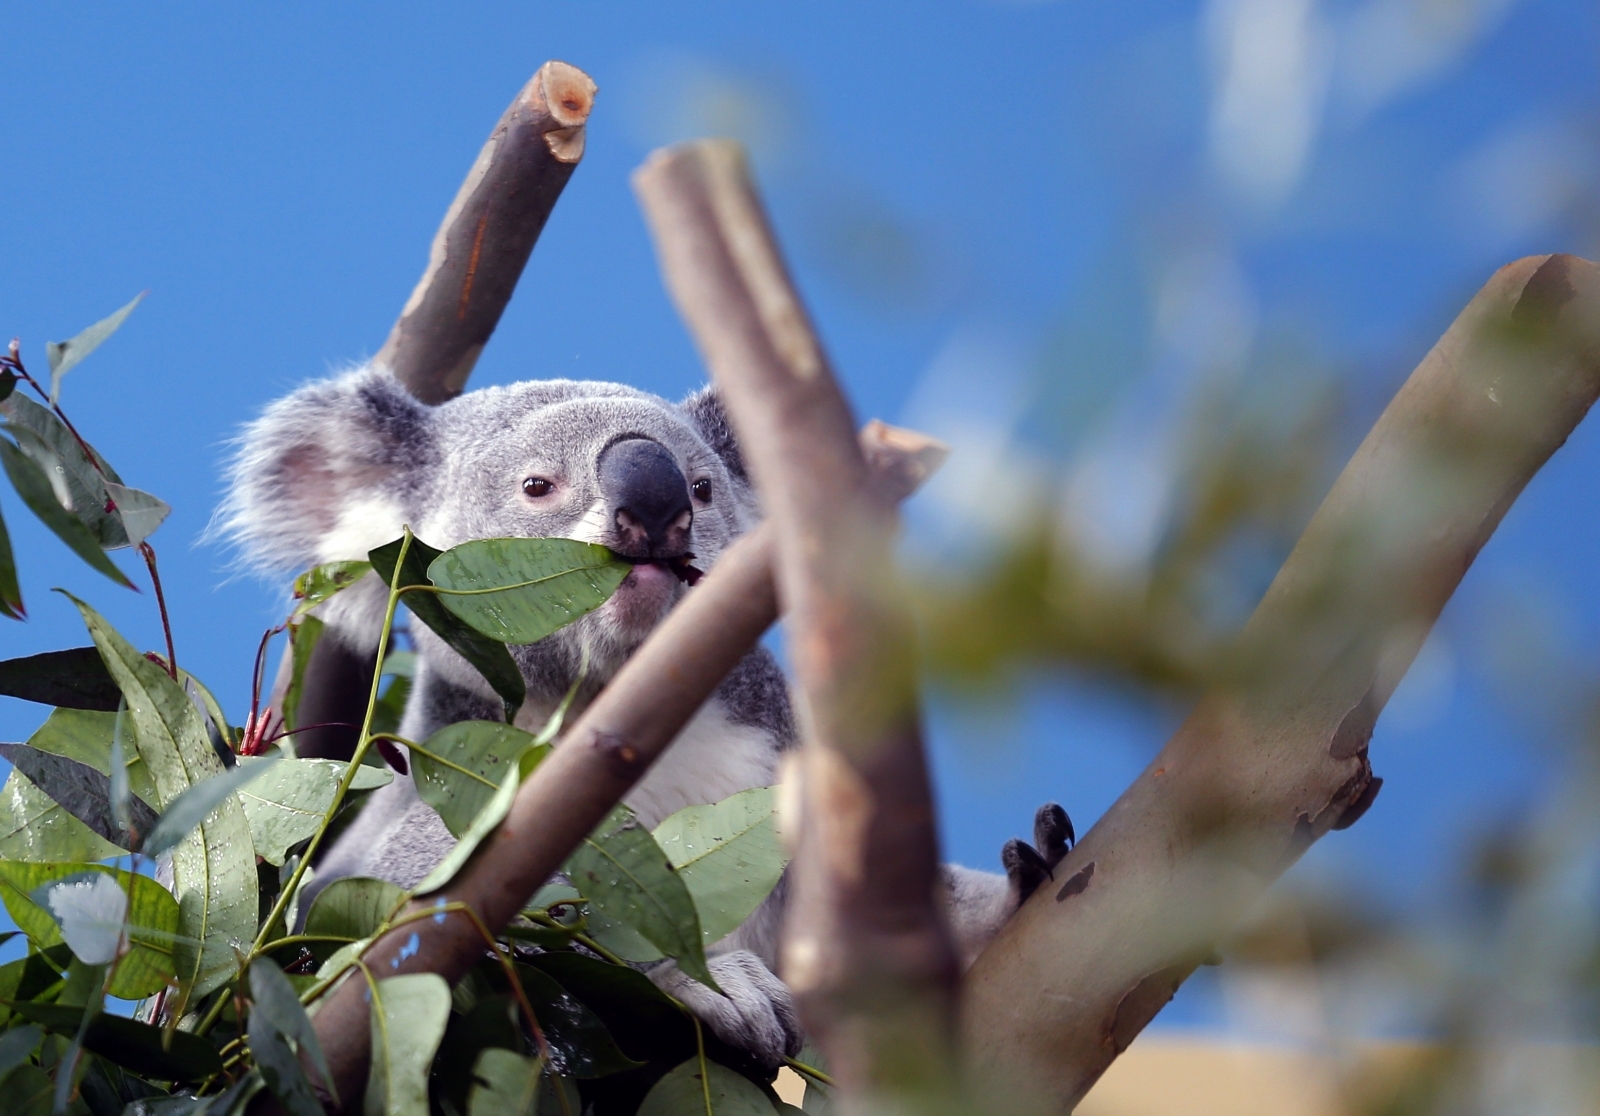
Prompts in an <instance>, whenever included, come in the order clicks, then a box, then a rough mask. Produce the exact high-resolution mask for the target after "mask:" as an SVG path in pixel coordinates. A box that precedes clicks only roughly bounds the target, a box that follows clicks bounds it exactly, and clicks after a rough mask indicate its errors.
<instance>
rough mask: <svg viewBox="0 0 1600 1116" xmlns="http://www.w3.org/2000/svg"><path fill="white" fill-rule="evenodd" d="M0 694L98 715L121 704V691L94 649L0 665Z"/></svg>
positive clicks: (10, 661)
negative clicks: (83, 710) (88, 711)
mask: <svg viewBox="0 0 1600 1116" xmlns="http://www.w3.org/2000/svg"><path fill="white" fill-rule="evenodd" d="M0 694H4V695H6V696H7V697H14V698H21V699H23V700H24V701H37V702H39V703H40V704H43V705H55V706H61V707H65V708H67V709H92V710H95V711H97V712H100V713H115V712H116V711H117V706H118V705H119V704H121V702H122V691H121V690H119V689H117V684H116V683H115V682H113V681H112V680H111V675H110V674H109V673H108V672H107V671H106V664H105V663H103V662H101V661H100V652H98V651H96V650H95V649H94V648H93V647H73V648H69V649H68V650H66V651H45V652H42V653H41V654H38V655H29V656H27V657H26V658H21V659H7V660H6V661H5V662H0Z"/></svg>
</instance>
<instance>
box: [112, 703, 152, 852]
mask: <svg viewBox="0 0 1600 1116" xmlns="http://www.w3.org/2000/svg"><path fill="white" fill-rule="evenodd" d="M122 724H123V720H122V713H121V712H120V711H119V712H118V714H117V721H116V725H115V727H114V728H113V730H112V733H111V773H110V775H109V776H107V778H106V783H107V784H108V785H109V790H110V797H111V825H112V828H113V829H115V830H116V831H117V832H118V833H126V834H130V836H129V838H128V840H129V842H130V843H131V842H132V841H136V840H138V837H139V834H142V833H149V832H150V830H151V829H153V828H154V825H155V819H156V814H155V811H153V810H150V807H148V806H146V805H145V804H144V803H142V802H141V803H140V804H139V805H140V806H141V807H143V809H145V810H150V816H149V817H148V818H144V817H140V818H139V819H138V821H137V822H136V821H135V817H136V814H137V812H136V811H135V809H134V805H133V785H132V783H131V782H130V781H129V779H128V761H127V759H126V758H125V757H124V754H123V747H122ZM117 843H118V844H121V843H122V842H121V841H119V842H117Z"/></svg>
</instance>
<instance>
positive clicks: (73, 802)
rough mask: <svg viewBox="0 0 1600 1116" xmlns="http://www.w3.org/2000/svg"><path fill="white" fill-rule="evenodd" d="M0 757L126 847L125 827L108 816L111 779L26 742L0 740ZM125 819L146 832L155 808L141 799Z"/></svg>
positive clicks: (93, 827) (100, 833)
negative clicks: (1, 742) (8, 742)
mask: <svg viewBox="0 0 1600 1116" xmlns="http://www.w3.org/2000/svg"><path fill="white" fill-rule="evenodd" d="M0 757H4V758H5V759H7V760H9V761H10V762H11V764H12V766H14V767H15V768H16V769H17V770H18V771H21V772H22V773H23V774H24V775H26V776H27V777H28V781H29V782H31V783H32V784H33V785H34V786H36V787H38V788H39V789H40V790H41V791H43V792H44V793H45V794H47V795H49V796H50V798H51V799H52V800H53V801H55V802H56V803H57V804H58V805H60V806H61V807H62V809H64V810H66V811H67V813H69V814H71V815H72V816H73V817H75V818H77V819H78V820H79V821H81V822H82V823H83V824H84V825H86V826H88V827H89V828H90V829H91V830H92V831H94V833H96V834H97V835H98V836H100V837H103V838H104V839H105V840H107V841H109V842H110V843H111V844H113V845H116V846H117V847H118V848H127V847H128V845H129V844H130V842H129V841H128V833H127V830H126V829H124V828H122V827H120V826H118V825H117V822H116V819H115V818H114V817H113V816H112V809H111V780H110V779H109V778H107V777H106V776H104V775H102V774H100V772H98V771H96V770H95V769H94V768H92V767H90V766H88V765H87V764H83V763H79V762H77V761H76V760H71V759H67V758H66V757H64V756H56V755H51V754H50V753H49V752H41V751H38V750H37V749H35V748H30V747H29V746H28V745H26V744H0ZM129 821H130V822H131V823H132V825H133V827H134V829H135V831H136V832H138V833H148V832H150V827H151V826H153V825H154V824H155V821H156V814H155V811H154V810H152V809H150V807H148V806H146V805H145V804H144V803H143V802H136V803H134V804H132V808H131V809H130V811H129Z"/></svg>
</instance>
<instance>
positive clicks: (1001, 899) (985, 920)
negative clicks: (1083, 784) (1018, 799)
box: [943, 802, 1076, 969]
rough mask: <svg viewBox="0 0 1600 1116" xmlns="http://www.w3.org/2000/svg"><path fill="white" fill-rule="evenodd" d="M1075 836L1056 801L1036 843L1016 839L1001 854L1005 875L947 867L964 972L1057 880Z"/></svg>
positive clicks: (1041, 820) (1042, 810)
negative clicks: (1026, 904) (1043, 887)
mask: <svg viewBox="0 0 1600 1116" xmlns="http://www.w3.org/2000/svg"><path fill="white" fill-rule="evenodd" d="M1075 840H1076V836H1075V835H1074V833H1073V831H1072V819H1071V818H1069V817H1067V812H1066V811H1065V810H1063V809H1062V808H1061V807H1060V806H1058V805H1056V804H1055V803H1054V802H1049V803H1046V804H1045V805H1043V806H1041V807H1039V811H1038V813H1036V814H1035V815H1034V817H1033V842H1034V843H1033V844H1032V845H1029V844H1027V843H1026V842H1024V841H1018V840H1016V839H1012V840H1010V841H1007V842H1006V845H1005V848H1004V849H1002V850H1001V852H1000V862H1001V864H1003V865H1004V866H1005V870H1006V874H1005V875H1003V876H1001V875H996V874H995V873H993V872H980V871H978V870H976V869H974V868H963V867H961V866H960V865H958V864H946V865H945V866H944V869H943V871H944V883H945V904H946V911H947V914H948V917H949V920H950V931H951V934H952V935H953V936H954V938H955V942H956V951H957V952H958V953H959V954H960V956H961V967H962V968H963V969H965V968H966V967H967V966H969V965H971V964H972V963H973V962H974V961H975V960H977V958H978V954H980V953H982V952H983V950H984V948H985V947H986V946H988V944H989V943H990V941H992V940H993V939H994V936H995V935H996V934H998V933H999V932H1000V927H1002V926H1004V925H1005V924H1006V923H1007V922H1008V921H1009V920H1010V918H1011V916H1012V915H1013V914H1015V913H1016V910H1017V908H1018V907H1020V906H1022V904H1023V903H1024V902H1026V901H1027V899H1028V897H1029V896H1030V895H1032V894H1033V893H1034V892H1035V891H1036V890H1038V888H1039V885H1040V884H1042V883H1044V881H1045V880H1047V879H1050V878H1052V876H1051V874H1052V873H1053V872H1054V871H1055V867H1056V865H1057V864H1059V863H1061V858H1062V857H1064V856H1066V855H1067V851H1068V850H1069V849H1070V848H1071V847H1072V843H1073V842H1074V841H1075Z"/></svg>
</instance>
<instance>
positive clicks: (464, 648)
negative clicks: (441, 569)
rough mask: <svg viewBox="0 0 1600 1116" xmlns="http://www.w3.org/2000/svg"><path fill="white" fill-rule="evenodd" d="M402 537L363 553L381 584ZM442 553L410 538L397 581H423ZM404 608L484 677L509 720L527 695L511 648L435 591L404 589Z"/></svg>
mask: <svg viewBox="0 0 1600 1116" xmlns="http://www.w3.org/2000/svg"><path fill="white" fill-rule="evenodd" d="M402 541H403V540H401V539H396V540H395V541H394V542H392V543H387V544H386V545H384V546H380V547H379V548H378V549H376V550H374V551H372V552H370V553H369V554H368V555H367V557H369V558H371V559H372V568H373V569H374V570H376V571H377V573H378V576H379V577H381V578H383V581H384V584H386V585H387V584H391V583H392V582H393V580H394V567H395V562H396V561H398V560H399V556H400V544H401V542H402ZM440 553H442V552H441V551H438V550H435V549H434V548H433V547H431V546H429V545H428V544H427V543H425V542H423V541H422V540H421V539H419V538H412V540H411V546H410V548H409V549H407V551H406V562H405V567H404V569H402V570H401V571H400V585H401V586H402V587H404V586H407V585H427V584H429V582H428V566H429V564H430V563H432V562H433V561H434V560H435V559H436V558H438V556H439V555H440ZM401 600H402V602H403V603H404V604H405V606H406V608H408V609H410V610H411V615H413V616H415V617H416V618H417V619H418V620H420V621H422V622H423V623H424V624H426V625H428V627H430V628H432V629H433V631H434V633H435V634H436V635H438V637H439V638H440V639H442V640H444V641H445V642H446V643H448V644H449V645H450V647H451V649H452V650H454V651H455V652H456V653H457V654H458V655H460V656H461V657H462V658H463V659H466V660H467V662H469V663H471V664H472V665H473V667H474V668H475V669H476V670H477V671H478V673H479V674H481V675H483V677H484V680H485V681H486V682H488V683H489V685H490V686H491V687H493V688H494V692H495V693H497V694H499V695H500V700H501V701H502V702H504V703H505V707H506V720H507V721H508V722H509V721H511V720H512V719H513V718H514V717H515V716H516V711H517V709H518V708H519V707H521V705H522V701H523V699H524V698H526V697H527V696H528V690H527V684H526V683H525V682H524V681H523V680H522V671H521V670H519V669H518V668H517V664H516V663H515V662H514V661H512V658H511V652H509V651H507V650H506V648H505V644H503V643H499V642H497V641H495V640H492V639H490V638H488V637H487V636H485V635H483V634H481V633H479V632H477V631H474V630H473V629H472V628H471V627H469V626H468V625H466V624H464V623H462V621H461V620H460V619H458V618H457V617H456V615H455V614H454V613H452V612H451V611H450V610H449V609H447V608H445V607H444V605H442V604H441V603H439V597H438V594H436V593H408V594H406V595H405V596H404V597H402V598H401Z"/></svg>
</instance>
